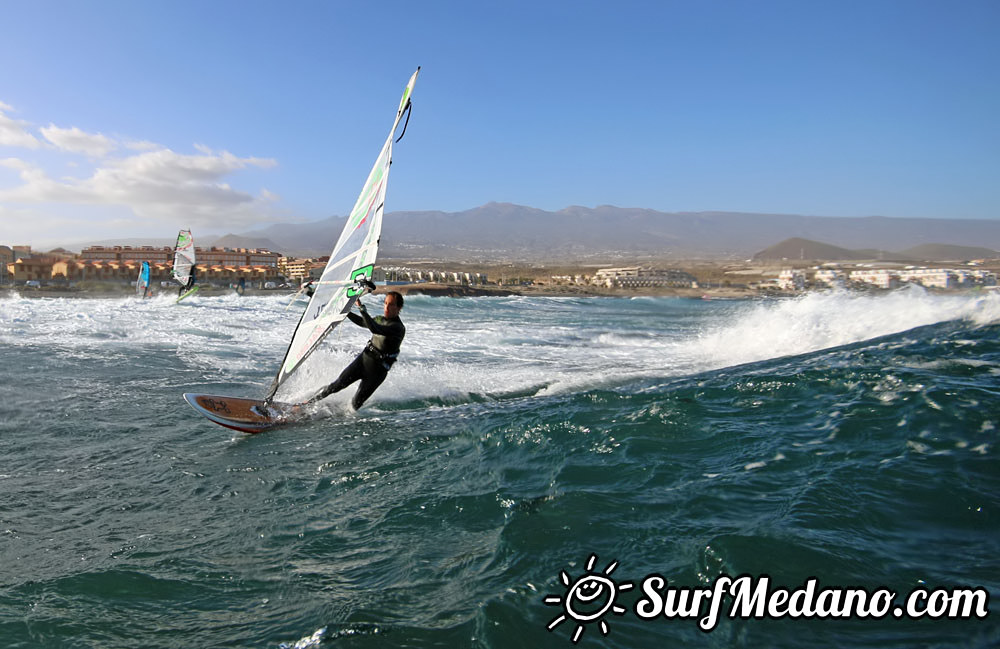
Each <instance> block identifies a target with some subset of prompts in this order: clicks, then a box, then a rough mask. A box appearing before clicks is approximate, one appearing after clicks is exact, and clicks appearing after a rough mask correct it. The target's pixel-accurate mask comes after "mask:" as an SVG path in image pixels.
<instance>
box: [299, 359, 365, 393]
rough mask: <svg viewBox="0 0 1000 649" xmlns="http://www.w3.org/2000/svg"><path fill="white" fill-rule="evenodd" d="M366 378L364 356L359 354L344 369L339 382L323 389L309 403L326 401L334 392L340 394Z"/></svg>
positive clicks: (338, 378)
mask: <svg viewBox="0 0 1000 649" xmlns="http://www.w3.org/2000/svg"><path fill="white" fill-rule="evenodd" d="M364 376H365V366H364V354H363V353H362V354H358V356H357V358H355V359H354V360H353V361H352V362H351V364H350V365H348V366H347V367H345V368H344V371H343V372H341V373H340V376H338V377H337V380H336V381H334V382H333V383H331V384H330V385H328V386H326V387H325V388H323V390H322V392H320V393H319V394H317V395H316V396H314V397H313V398H312V399H309V401H308V402H307V403H314V402H316V401H319V400H321V399H325V398H327V397H328V396H330V395H331V394H333V393H334V392H340V391H341V390H343V389H344V388H346V387H347V386H349V385H350V384H352V383H354V382H355V381H357V380H358V379H361V378H364Z"/></svg>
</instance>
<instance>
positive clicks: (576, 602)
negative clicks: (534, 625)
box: [545, 554, 632, 644]
mask: <svg viewBox="0 0 1000 649" xmlns="http://www.w3.org/2000/svg"><path fill="white" fill-rule="evenodd" d="M595 563H597V555H596V554H592V555H590V558H589V559H588V560H587V572H585V573H583V575H581V576H580V577H579V578H577V579H576V580H572V579H570V577H569V575H568V574H566V571H565V570H560V571H559V579H560V580H561V581H562V583H563V586H565V587H566V594H565V595H549V596H547V597H546V598H545V603H546V604H549V605H550V606H561V607H562V609H563V612H562V614H560V615H558V616H556V617H555V619H553V620H552V621H551V622H549V625H548V627H546V628H547V629H548V630H549V631H553V630H554V629H555V628H556V627H558V626H559V625H560V624H562V623H563V622H566V621H567V620H573V621H574V622H576V630H574V631H573V635H572V637H571V640H572V641H573V644H576V643H577V642H579V641H580V636H581V635H583V630H584V629H585V628H586V626H587V625H588V624H591V623H597V624H598V626H599V627H600V629H601V633H602V634H604V635H608V630H609V629H608V623H607V622H606V621H605V620H604V616H605V615H607V613H608V612H611V613H614V614H615V615H625V609H624V608H622V607H621V606H618V604H617V603H616V602H615V599H616V598H617V597H618V591H619V590H629V589H630V588H632V583H631V582H622V583H616V582H615V581H614V580H612V579H611V578H610V577H609V576H608V575H610V574H611V573H612V572H614V571H615V568H617V567H618V562H617V561H612V562H611V563H609V564H608V567H607V568H605V569H604V572H603V573H596V572H594V564H595Z"/></svg>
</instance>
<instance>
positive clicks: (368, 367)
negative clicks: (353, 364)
mask: <svg viewBox="0 0 1000 649" xmlns="http://www.w3.org/2000/svg"><path fill="white" fill-rule="evenodd" d="M364 369H365V374H364V377H362V379H361V385H359V386H358V391H357V392H355V393H354V398H353V399H351V405H352V406H353V407H354V409H355V410H359V409H360V408H361V406H362V404H364V402H365V401H367V400H368V397H370V396H372V393H374V392H375V390H376V389H377V388H378V386H380V385H382V382H383V381H385V377H387V376H388V375H389V371H388V370H386V369H385V368H384V367H382V363H381V362H379V361H375V360H371V361H370V362H368V363H365V368H364Z"/></svg>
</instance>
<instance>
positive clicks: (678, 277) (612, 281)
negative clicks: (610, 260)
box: [590, 266, 698, 288]
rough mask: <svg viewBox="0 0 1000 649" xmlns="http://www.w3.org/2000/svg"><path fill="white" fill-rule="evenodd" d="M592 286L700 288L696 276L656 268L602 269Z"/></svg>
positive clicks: (679, 271)
mask: <svg viewBox="0 0 1000 649" xmlns="http://www.w3.org/2000/svg"><path fill="white" fill-rule="evenodd" d="M590 281H591V283H592V284H597V285H598V286H606V287H608V288H612V287H621V288H640V287H647V286H672V287H675V288H698V280H696V279H695V277H694V275H691V274H690V273H688V272H686V271H683V270H660V269H656V268H640V267H639V266H631V267H628V268H602V269H600V270H599V271H597V272H596V273H595V274H594V277H593V279H591V280H590Z"/></svg>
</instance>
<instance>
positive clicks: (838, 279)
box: [813, 268, 847, 288]
mask: <svg viewBox="0 0 1000 649" xmlns="http://www.w3.org/2000/svg"><path fill="white" fill-rule="evenodd" d="M813 283H814V284H817V285H824V286H829V287H830V288H843V287H844V286H845V285H846V284H847V273H845V272H844V271H842V270H837V269H834V268H821V269H820V270H817V271H816V274H815V275H813Z"/></svg>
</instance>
